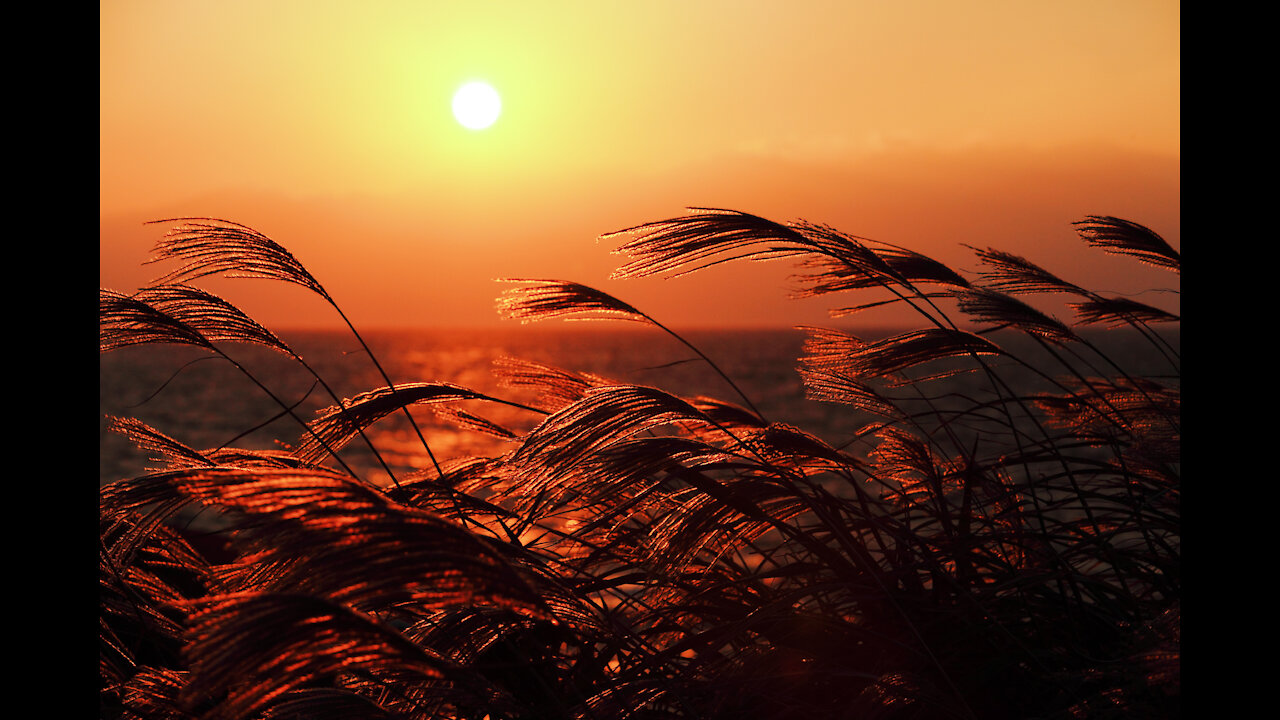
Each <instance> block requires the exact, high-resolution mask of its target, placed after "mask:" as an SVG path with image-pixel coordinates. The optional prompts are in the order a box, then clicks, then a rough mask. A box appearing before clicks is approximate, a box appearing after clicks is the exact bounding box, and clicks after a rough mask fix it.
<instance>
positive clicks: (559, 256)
mask: <svg viewBox="0 0 1280 720" xmlns="http://www.w3.org/2000/svg"><path fill="white" fill-rule="evenodd" d="M100 9H101V118H100V122H101V125H100V132H101V155H100V160H101V195H100V200H101V246H100V249H101V263H100V267H101V271H100V282H101V284H102V286H103V287H109V288H112V289H115V290H132V289H134V288H137V287H138V286H140V285H142V284H144V283H146V282H147V281H149V280H151V279H153V278H155V277H156V276H158V275H159V274H161V273H160V268H157V267H156V266H146V267H143V266H141V265H140V263H141V261H142V260H144V259H145V258H146V256H147V254H148V252H149V250H150V247H151V245H152V243H153V242H154V241H155V239H156V237H157V236H158V234H159V233H161V232H162V230H161V229H159V228H157V227H155V226H145V227H144V226H143V224H142V223H143V222H144V221H146V220H151V219H159V218H164V217H173V216H179V215H201V216H216V217H223V218H226V219H230V220H235V221H238V222H241V223H244V224H247V225H250V226H252V227H254V228H256V229H258V230H260V231H262V232H264V233H266V234H267V235H269V236H271V237H272V238H274V239H275V240H277V241H278V242H280V243H281V244H283V245H284V246H285V247H287V248H289V249H290V250H291V251H292V252H293V253H294V254H295V255H296V256H297V257H298V258H299V259H300V260H301V261H302V262H303V263H304V264H305V265H306V266H307V267H308V269H309V270H310V271H311V272H312V274H313V275H315V276H316V277H317V278H318V279H319V280H320V282H321V283H322V284H323V285H324V286H325V287H326V288H327V289H328V290H329V292H330V294H331V295H332V296H333V297H334V298H335V299H336V300H337V301H338V303H339V304H340V305H341V306H342V307H343V309H344V310H346V311H347V313H348V315H349V316H351V318H352V320H353V321H354V322H355V323H356V324H357V326H359V327H361V328H375V327H391V326H409V325H467V324H481V323H491V322H496V321H497V316H496V314H495V313H494V310H493V299H494V298H495V297H496V295H497V294H498V293H499V292H500V291H501V289H502V286H500V285H498V284H496V283H494V282H493V279H494V278H497V277H513V276H514V277H544V278H558V279H565V280H575V281H579V282H583V283H586V284H588V285H594V286H597V287H600V288H601V289H604V290H606V291H608V292H611V293H614V294H615V295H618V296H619V297H621V298H622V299H624V300H626V301H628V302H630V303H631V304H633V305H636V306H638V307H640V308H642V309H644V310H646V311H647V312H649V313H650V314H652V315H654V316H655V317H657V318H658V319H659V320H661V321H663V322H666V323H668V324H671V325H676V326H695V325H720V324H734V325H789V324H797V323H810V324H814V323H816V324H823V323H824V322H825V323H827V324H830V323H829V321H826V320H825V316H826V314H825V309H826V307H828V305H830V304H833V303H832V302H828V301H821V302H816V303H814V302H804V303H797V302H795V301H789V300H787V299H786V295H787V293H788V290H789V289H790V288H791V287H792V283H791V282H790V281H789V279H788V276H789V274H790V272H791V268H790V267H789V266H787V265H785V264H780V263H770V264H761V265H758V266H750V267H749V266H744V265H738V266H732V267H728V268H724V269H719V270H716V271H713V272H709V273H705V274H695V275H693V276H690V277H687V278H684V279H678V280H657V279H655V280H644V281H634V280H633V281H611V280H608V275H609V273H610V271H612V270H613V268H615V267H616V266H618V265H620V264H621V263H622V262H623V258H621V257H619V256H616V255H613V254H611V250H612V249H613V247H612V246H611V245H609V244H607V243H603V242H597V240H596V237H597V236H598V235H600V234H601V233H604V232H608V231H611V230H616V229H619V228H622V227H626V226H629V225H634V224H638V223H641V222H645V221H649V220H656V219H661V218H665V217H670V216H673V215H679V214H681V213H683V212H684V208H685V207H686V206H691V205H696V206H716V207H728V208H733V209H738V210H744V211H748V212H753V213H756V214H760V215H764V216H766V217H770V218H772V219H776V220H794V219H799V218H804V219H807V220H811V221H815V222H823V223H828V224H831V225H834V226H836V227H838V228H840V229H842V230H845V231H848V232H850V233H854V234H857V235H862V236H866V237H872V238H877V239H882V240H886V241H889V242H893V243H897V244H901V245H907V246H909V247H912V248H913V249H916V250H919V251H922V252H925V253H928V254H931V255H934V256H935V257H937V258H938V259H941V260H943V261H946V262H951V263H955V264H956V265H957V266H959V267H960V268H961V269H972V268H973V267H974V264H973V263H972V262H971V261H970V260H969V257H970V256H969V254H968V251H966V250H965V249H964V248H962V247H961V246H960V244H961V243H967V244H971V245H979V246H988V245H991V246H995V247H998V248H1001V249H1006V250H1010V251H1013V252H1017V253H1020V254H1023V255H1025V256H1027V257H1028V258H1029V259H1031V260H1033V261H1036V262H1039V263H1040V264H1042V265H1044V266H1045V267H1047V268H1048V269H1050V270H1053V271H1055V272H1058V273H1059V274H1060V275H1062V276H1064V278H1065V279H1068V280H1072V281H1075V282H1078V283H1081V284H1086V285H1092V286H1094V287H1096V288H1097V289H1104V290H1114V291H1118V292H1119V291H1129V290H1135V289H1140V288H1141V287H1147V286H1153V285H1157V286H1169V285H1171V284H1176V283H1174V281H1173V276H1170V275H1169V274H1168V273H1160V272H1154V271H1151V272H1137V271H1135V265H1134V264H1133V263H1129V262H1125V261H1122V260H1120V259H1118V258H1114V257H1112V256H1105V255H1102V254H1101V253H1099V252H1096V251H1088V250H1087V249H1086V248H1085V247H1084V246H1083V244H1082V243H1081V242H1080V241H1079V240H1078V239H1076V236H1075V235H1074V233H1073V231H1072V229H1071V226H1070V223H1071V222H1072V221H1073V220H1078V219H1081V218H1082V217H1084V216H1085V215H1088V214H1108V215H1117V216H1120V217H1124V218H1127V219H1130V220H1134V221H1136V222H1140V223H1143V224H1146V225H1148V226H1150V227H1152V228H1153V229H1154V230H1156V231H1157V232H1159V233H1161V234H1162V235H1164V237H1165V238H1166V239H1168V240H1169V241H1170V242H1171V243H1172V244H1173V245H1174V246H1175V247H1180V246H1181V240H1180V207H1179V198H1180V181H1179V172H1180V171H1179V165H1180V150H1179V147H1180V133H1181V126H1180V117H1179V116H1180V94H1179V83H1180V60H1179V55H1180V47H1179V33H1180V19H1179V4H1178V3H1176V2H1155V1H1145V0H1144V1H1132V2H1121V3H1116V2H1110V1H1108V2H1097V1H1094V0H1077V1H1076V2H1072V3H1028V2H1023V1H1019V0H971V1H970V2H964V3H957V2H952V1H951V0H929V1H921V0H906V1H899V2H892V3H887V2H879V1H872V0H865V1H862V0H849V1H846V2H834V1H833V2H814V1H810V0H798V1H794V0H793V1H792V2H786V3H780V2H769V3H766V2H743V1H741V0H738V1H729V0H714V1H713V0H700V1H698V2H668V1H664V0H659V1H655V2H640V3H637V2H609V1H604V0H598V1H597V2H567V1H563V0H557V1H544V2H533V3H514V2H504V3H498V2H466V3H456V2H450V3H446V2H426V1H422V0H417V1H395V2H393V1H382V2H316V1H315V0H271V1H270V2H261V1H260V0H252V1H245V0H221V1H220V2H216V3H194V2H172V1H171V0H112V1H111V2H103V3H102V4H101V6H100ZM472 78H481V79H485V80H487V81H489V82H490V83H492V84H493V85H494V86H495V87H496V88H497V90H498V92H499V93H501V95H502V99H503V104H504V107H503V114H502V116H501V117H500V118H499V120H498V122H497V123H496V124H495V125H493V126H492V127H490V128H489V129H487V130H482V131H470V130H466V129H464V128H462V127H461V126H459V125H458V123H457V122H455V121H454V119H453V117H452V115H451V112H450V98H451V95H452V93H453V91H454V90H455V89H456V88H457V87H458V86H459V85H461V84H462V83H463V82H464V81H466V80H468V79H472ZM207 287H209V289H212V290H214V291H215V292H218V293H219V294H222V295H223V296H224V297H226V298H227V299H229V300H231V301H232V302H235V303H236V304H238V305H240V306H241V307H242V308H244V309H245V310H247V311H248V312H250V314H252V315H253V316H254V317H256V318H257V319H259V320H260V321H263V322H264V323H265V324H267V325H268V326H270V327H273V328H276V329H279V328H281V327H289V326H333V327H337V323H338V320H337V319H336V318H335V317H334V316H333V313H332V311H331V310H329V309H328V308H327V307H326V306H324V305H322V304H321V303H319V301H318V300H316V299H314V298H311V297H309V296H307V295H306V293H305V291H302V290H301V289H299V288H297V287H275V284H273V283H266V282H264V281H258V280H238V281H215V282H212V283H208V284H207ZM1144 299H1146V300H1148V301H1150V302H1154V303H1157V304H1160V303H1165V304H1166V306H1167V303H1168V300H1167V299H1166V298H1162V297H1160V296H1151V297H1144ZM869 319H870V316H869Z"/></svg>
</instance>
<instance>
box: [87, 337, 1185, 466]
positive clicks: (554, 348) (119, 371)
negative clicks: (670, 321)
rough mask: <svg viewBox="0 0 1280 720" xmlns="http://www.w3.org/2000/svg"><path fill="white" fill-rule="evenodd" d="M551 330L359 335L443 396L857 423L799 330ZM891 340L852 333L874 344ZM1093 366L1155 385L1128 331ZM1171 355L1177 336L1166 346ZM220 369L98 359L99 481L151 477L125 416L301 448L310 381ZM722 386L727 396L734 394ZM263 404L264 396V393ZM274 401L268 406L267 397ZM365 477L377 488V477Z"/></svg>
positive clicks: (321, 395) (821, 424) (148, 353)
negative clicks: (719, 410) (640, 391)
mask: <svg viewBox="0 0 1280 720" xmlns="http://www.w3.org/2000/svg"><path fill="white" fill-rule="evenodd" d="M631 325H632V324H631V323H617V324H613V325H611V326H608V327H606V324H603V323H581V322H562V323H559V324H531V325H513V326H498V327H491V328H468V329H458V328H444V329H412V330H374V331H367V332H362V335H361V336H362V338H363V340H364V341H365V342H366V343H367V344H368V346H369V349H370V351H371V353H372V355H373V356H374V357H376V358H377V360H378V362H379V363H380V364H381V366H382V368H383V370H385V372H386V373H387V375H389V376H390V378H391V380H392V381H393V382H395V383H397V384H400V383H412V382H443V383H451V384H453V385H458V386H461V387H464V388H467V389H470V390H474V391H476V392H479V393H483V394H485V395H489V396H494V397H499V398H502V399H505V400H511V401H514V402H523V403H532V402H536V395H535V393H534V392H533V391H532V390H531V389H529V388H527V387H520V386H512V385H510V384H509V383H505V382H504V381H503V377H502V373H501V372H500V369H501V368H502V367H503V366H504V363H508V362H509V361H511V360H513V359H514V360H520V361H528V362H535V363H539V364H543V365H548V366H552V367H557V368H561V369H564V370H568V371H573V372H579V373H590V374H594V375H597V376H601V377H604V378H607V379H609V380H612V381H615V382H617V383H626V384H638V385H649V386H654V387H659V388H662V389H663V390H666V391H668V392H671V393H674V394H677V395H681V396H685V397H692V396H704V397H710V398H715V399H718V400H723V401H728V402H734V403H737V404H742V399H741V397H740V396H739V395H738V392H739V391H741V392H742V393H743V394H744V395H746V396H747V398H749V399H750V401H751V403H752V404H754V405H755V407H756V408H757V409H758V410H759V411H760V413H761V414H762V415H763V416H764V417H765V418H766V419H768V420H770V421H773V422H782V423H787V424H790V425H793V426H795V427H797V428H799V429H801V430H804V431H806V432H809V433H812V434H814V435H817V436H818V437H821V438H822V439H824V440H826V441H827V442H830V443H832V444H833V445H836V446H845V445H848V444H849V443H850V442H851V441H852V440H853V439H854V438H855V437H856V435H857V433H858V431H859V430H860V429H862V428H863V427H865V426H866V424H867V422H868V421H869V420H870V418H869V417H867V416H865V415H861V414H859V413H857V412H854V411H852V410H851V409H850V408H848V407H847V406H843V405H839V404H834V403H829V402H820V401H816V400H810V399H808V398H807V397H806V394H805V388H804V386H803V383H802V381H801V376H800V374H799V372H798V371H797V365H798V359H799V358H800V357H801V355H802V354H803V350H804V348H803V345H804V341H805V338H806V331H805V330H804V329H801V328H779V329H717V330H710V329H704V330H688V331H679V335H680V337H681V338H683V340H684V341H687V342H688V343H689V344H691V345H693V346H694V347H696V348H697V349H698V350H699V351H701V353H702V354H703V355H705V356H706V358H707V359H709V360H710V362H711V363H714V365H715V366H716V367H718V368H719V369H720V370H721V371H722V372H723V373H724V375H726V376H728V377H729V378H730V379H731V380H732V381H733V385H730V384H729V383H728V382H727V381H726V380H725V379H724V378H723V377H721V375H720V374H719V373H718V372H717V371H716V370H715V368H713V367H712V366H711V364H710V363H708V361H707V360H706V359H703V358H701V357H699V355H698V354H697V353H695V352H694V351H692V350H690V348H689V347H688V346H687V345H686V344H685V343H684V342H681V341H680V340H678V339H677V338H674V337H672V336H671V335H669V334H667V333H665V332H663V331H661V330H659V329H656V328H652V327H648V326H639V325H638V324H636V326H635V327H631ZM894 332H896V330H895V329H893V328H875V329H864V330H863V331H857V332H853V334H855V335H857V336H859V337H861V338H863V339H868V340H870V339H875V338H877V337H884V336H887V335H890V334H892V333H894ZM278 334H279V336H280V337H281V338H282V339H283V340H284V341H285V342H286V343H287V344H288V345H289V346H290V347H291V348H292V349H293V350H294V351H295V352H296V353H297V354H298V355H299V356H301V357H302V359H303V360H304V361H305V362H306V364H307V365H308V366H309V367H310V368H311V370H314V371H315V373H316V374H317V375H319V376H321V377H322V378H324V380H325V382H326V383H327V384H328V385H329V386H330V387H331V388H332V389H333V391H334V393H335V394H337V395H338V396H339V397H343V398H350V397H353V396H355V395H358V394H360V393H362V392H366V391H370V390H375V389H378V388H381V387H385V384H386V383H385V381H384V380H383V379H382V375H381V374H380V372H379V370H378V368H377V366H376V365H375V364H374V363H373V362H372V361H371V359H370V357H369V353H366V352H364V350H363V348H362V345H361V343H360V342H359V341H358V340H357V338H356V336H355V335H353V334H352V333H351V332H350V331H348V330H296V331H291V332H289V331H281V332H279V333H278ZM1102 337H1103V338H1104V340H1105V342H1104V345H1105V346H1106V348H1107V354H1108V356H1110V357H1111V358H1112V359H1114V360H1116V361H1117V363H1118V364H1121V365H1124V366H1127V369H1129V370H1130V371H1131V372H1146V373H1155V374H1162V373H1163V374H1168V373H1169V372H1170V364H1169V362H1168V360H1167V358H1165V357H1163V356H1162V355H1161V354H1160V353H1156V352H1153V351H1152V346H1151V345H1150V344H1149V342H1148V341H1147V340H1146V339H1144V338H1141V337H1139V336H1137V335H1136V334H1135V333H1131V332H1127V333H1126V332H1119V333H1117V332H1110V333H1106V334H1105V336H1102ZM1169 337H1170V338H1171V339H1172V346H1173V347H1174V348H1175V349H1176V348H1177V344H1178V335H1177V333H1176V331H1175V332H1173V333H1172V334H1170V335H1169ZM220 347H221V349H222V350H223V352H224V353H225V355H226V357H221V356H218V355H215V354H213V353H210V352H208V351H204V350H199V349H196V348H192V347H184V346H176V345H146V346H138V347H130V348H124V349H120V350H115V351H112V352H109V353H105V354H103V355H101V356H100V363H99V372H100V375H99V388H100V396H99V409H100V416H101V428H100V429H101V436H100V438H101V453H100V466H99V470H100V477H99V481H100V483H104V484H105V483H109V482H113V481H115V480H118V479H121V478H129V477H134V476H137V475H140V474H144V473H146V472H148V471H149V470H151V469H154V467H155V465H156V463H155V462H154V461H153V460H152V459H151V458H149V457H148V456H147V454H146V453H143V452H141V451H139V450H138V449H136V448H134V447H133V446H132V444H131V443H130V442H129V441H128V440H127V439H125V438H124V437H122V436H121V435H119V434H118V433H114V432H111V431H110V429H109V425H110V420H111V418H113V417H128V418H136V419H137V420H140V421H141V422H144V423H146V424H147V425H150V426H151V427H153V428H155V429H156V430H158V431H160V432H161V433H164V434H165V435H167V436H169V437H170V438H173V439H174V440H177V441H178V442H181V443H183V444H185V445H187V446H189V447H191V448H193V449H197V450H205V449H212V448H219V447H224V446H231V447H240V448H249V449H256V450H288V449H290V448H292V447H294V446H295V445H296V444H297V443H298V441H299V440H300V438H301V428H300V426H299V424H298V422H297V420H295V419H293V418H291V417H289V416H287V415H284V416H282V412H281V406H280V402H279V401H283V402H285V403H286V404H289V405H296V410H295V414H296V415H297V416H298V417H301V418H304V419H305V418H310V417H313V416H314V414H315V413H316V412H317V411H319V410H321V409H323V408H325V407H328V406H331V405H332V404H333V399H332V397H330V396H329V395H328V393H326V392H325V391H323V390H322V388H320V387H318V386H317V384H316V383H315V379H314V377H313V375H312V374H311V372H310V371H309V370H307V369H306V368H304V367H303V366H301V365H300V364H299V363H298V362H297V361H296V360H295V359H292V358H290V357H288V356H286V355H284V354H282V353H279V352H277V351H273V350H269V349H267V348H263V347H260V346H254V345H248V344H228V345H225V346H220ZM942 382H946V383H952V385H951V386H950V387H945V388H941V389H940V390H938V391H939V392H942V393H944V394H945V393H947V392H954V393H969V392H971V391H974V390H973V389H971V388H968V387H966V386H965V385H964V383H967V382H972V379H971V378H970V377H969V376H959V377H952V378H948V379H946V380H944V381H942ZM734 386H736V389H735V387H734ZM268 391H269V392H268ZM273 395H274V397H275V398H278V399H279V401H278V400H277V399H273V397H272V396H273ZM457 407H458V408H459V409H463V410H465V411H467V412H469V413H472V414H474V415H477V416H479V417H482V418H484V419H485V420H488V421H490V422H493V423H496V424H497V425H500V426H503V427H506V428H508V429H510V430H512V431H513V432H515V433H517V434H519V433H521V432H524V431H527V430H528V429H530V428H532V427H533V426H534V425H535V424H536V423H537V422H538V421H539V420H540V419H541V416H539V415H537V414H535V413H530V412H528V411H526V410H520V409H516V408H512V407H510V406H507V405H504V404H499V403H486V402H480V401H467V403H465V404H459V405H457ZM414 417H415V420H416V421H417V423H418V425H419V426H420V427H421V428H422V431H423V433H424V436H425V438H426V440H427V443H428V444H429V445H430V447H431V451H432V454H433V455H434V456H435V458H436V460H438V461H442V462H444V461H448V460H450V459H455V458H464V457H470V456H476V455H494V454H498V453H502V452H506V451H508V450H510V449H512V448H513V447H514V445H513V441H512V440H510V439H504V438H502V437H499V436H496V435H493V434H488V433H484V432H479V431H476V430H474V429H461V428H459V427H458V426H457V424H456V423H455V422H454V421H453V420H452V419H451V418H450V417H448V416H447V415H441V414H438V413H434V412H432V407H431V406H425V407H423V406H419V407H417V408H415V410H414ZM369 434H370V437H371V440H372V441H373V444H374V445H375V446H376V447H378V449H379V453H380V454H381V455H382V456H383V458H384V460H386V461H387V462H388V463H389V464H390V465H391V467H392V468H393V469H394V470H395V471H396V472H397V473H399V472H400V471H401V470H406V469H407V470H413V469H424V468H427V467H428V466H429V464H430V462H431V460H430V458H429V457H428V456H427V455H426V453H425V451H424V450H423V447H422V442H421V440H420V439H419V438H418V436H417V434H416V433H415V432H414V431H413V429H412V428H411V427H410V426H409V424H408V423H407V422H405V421H403V420H402V419H401V417H400V416H399V415H394V416H391V417H388V418H386V419H384V420H383V421H380V422H379V423H378V424H377V425H375V426H374V427H373V428H371V430H370V433H369ZM362 447H363V446H358V445H357V444H355V443H353V444H352V445H351V446H349V448H348V449H346V450H344V451H343V453H342V455H343V457H344V459H346V460H347V461H348V462H349V464H350V465H351V466H352V468H353V469H355V470H356V471H357V472H359V473H361V474H362V476H364V477H367V478H369V479H371V480H373V481H375V482H385V481H387V478H386V477H385V473H384V472H383V471H382V470H381V469H380V465H379V464H378V463H377V462H376V461H375V458H373V456H372V454H371V453H368V452H367V450H364V451H362ZM380 474H381V477H380Z"/></svg>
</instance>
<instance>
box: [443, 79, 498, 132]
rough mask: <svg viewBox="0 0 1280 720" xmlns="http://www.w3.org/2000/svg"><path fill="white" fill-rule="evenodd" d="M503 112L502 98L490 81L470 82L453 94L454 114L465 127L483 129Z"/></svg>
mask: <svg viewBox="0 0 1280 720" xmlns="http://www.w3.org/2000/svg"><path fill="white" fill-rule="evenodd" d="M501 112H502V98H500V97H498V91H497V90H494V89H493V86H491V85H489V83H486V82H480V81H478V80H477V81H474V82H469V83H467V84H465V85H463V86H462V87H460V88H458V92H456V93H454V94H453V116H454V117H455V118H457V119H458V122H459V123H461V124H462V126H463V127H465V128H468V129H471V130H483V129H485V128H487V127H489V126H490V125H492V124H493V123H494V121H495V120H497V119H498V114H499V113H501Z"/></svg>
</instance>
